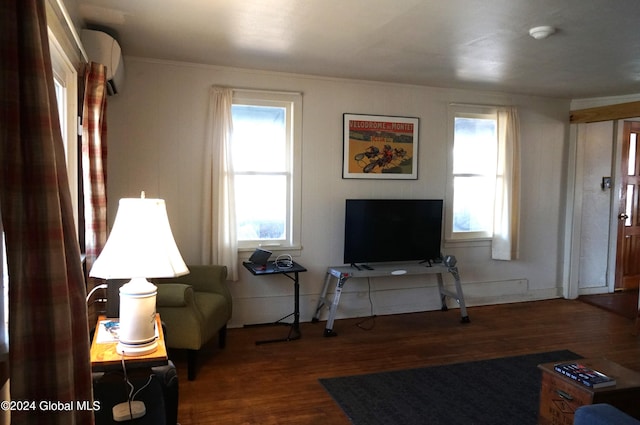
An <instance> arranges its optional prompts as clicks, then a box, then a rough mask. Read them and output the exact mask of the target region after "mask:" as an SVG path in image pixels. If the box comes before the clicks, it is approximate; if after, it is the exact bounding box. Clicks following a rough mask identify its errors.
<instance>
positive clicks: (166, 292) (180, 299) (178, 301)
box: [156, 283, 194, 307]
mask: <svg viewBox="0 0 640 425" xmlns="http://www.w3.org/2000/svg"><path fill="white" fill-rule="evenodd" d="M157 287H158V294H157V296H156V305H157V306H158V307H186V306H187V305H190V304H191V305H193V304H194V298H193V287H192V286H191V285H187V284H184V283H160V284H158V285H157Z"/></svg>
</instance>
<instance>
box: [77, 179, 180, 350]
mask: <svg viewBox="0 0 640 425" xmlns="http://www.w3.org/2000/svg"><path fill="white" fill-rule="evenodd" d="M187 273H189V269H188V268H187V266H186V265H185V263H184V261H183V260H182V256H181V255H180V251H179V250H178V247H177V245H176V242H175V240H174V239H173V234H172V232H171V226H170V225H169V218H168V216H167V209H166V206H165V202H164V200H162V199H146V198H145V197H144V192H143V193H142V196H141V197H140V198H124V199H120V203H119V204H118V212H117V214H116V219H115V221H114V224H113V229H112V230H111V233H110V235H109V238H108V239H107V243H106V244H105V246H104V248H103V249H102V252H101V253H100V255H99V256H98V258H97V259H96V261H95V262H94V264H93V267H92V268H91V271H90V272H89V276H91V277H97V278H102V279H131V280H130V281H129V282H127V283H125V284H124V285H123V286H122V287H121V288H120V330H119V342H118V345H117V348H116V349H117V351H118V353H121V354H125V355H128V356H141V355H145V354H148V353H151V352H153V351H155V350H156V348H157V346H158V342H157V337H156V327H155V324H156V321H155V316H156V293H157V288H156V286H155V285H154V284H152V283H151V282H149V281H148V280H147V278H160V277H175V276H182V275H185V274H187Z"/></svg>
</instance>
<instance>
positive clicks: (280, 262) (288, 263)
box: [273, 254, 293, 269]
mask: <svg viewBox="0 0 640 425" xmlns="http://www.w3.org/2000/svg"><path fill="white" fill-rule="evenodd" d="M273 264H274V265H275V267H276V268H277V269H290V268H293V258H291V255H289V254H281V255H278V256H277V257H276V261H274V262H273Z"/></svg>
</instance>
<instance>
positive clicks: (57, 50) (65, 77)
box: [49, 29, 79, 229]
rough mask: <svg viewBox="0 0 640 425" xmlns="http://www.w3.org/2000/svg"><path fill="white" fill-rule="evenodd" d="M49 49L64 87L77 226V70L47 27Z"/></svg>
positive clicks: (65, 137)
mask: <svg viewBox="0 0 640 425" xmlns="http://www.w3.org/2000/svg"><path fill="white" fill-rule="evenodd" d="M49 49H50V51H51V66H52V69H53V75H54V78H56V80H57V81H58V82H60V83H61V84H62V85H63V86H64V87H65V88H66V108H65V110H64V111H60V114H61V115H62V114H64V115H65V116H64V121H65V122H66V126H65V128H63V129H62V130H63V131H64V132H65V134H63V135H62V137H63V138H64V140H65V145H66V155H67V157H66V160H67V174H68V176H69V191H70V193H71V205H72V207H73V220H74V223H75V227H76V229H77V228H78V124H79V123H78V72H77V71H76V69H75V67H74V66H73V64H72V63H71V61H70V60H69V57H68V56H67V54H66V53H65V51H64V49H63V48H62V46H61V45H60V43H59V42H58V40H57V39H56V37H55V35H54V34H53V32H52V31H51V29H49Z"/></svg>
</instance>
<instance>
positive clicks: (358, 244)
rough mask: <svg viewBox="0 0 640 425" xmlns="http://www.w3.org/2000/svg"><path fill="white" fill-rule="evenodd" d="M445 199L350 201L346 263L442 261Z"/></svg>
mask: <svg viewBox="0 0 640 425" xmlns="http://www.w3.org/2000/svg"><path fill="white" fill-rule="evenodd" d="M442 205H443V201H442V199H347V200H346V208H345V226H344V262H345V263H346V264H352V263H353V264H355V263H376V262H377V263H380V262H392V261H430V260H435V259H438V258H440V248H441V247H440V244H441V240H442Z"/></svg>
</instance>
